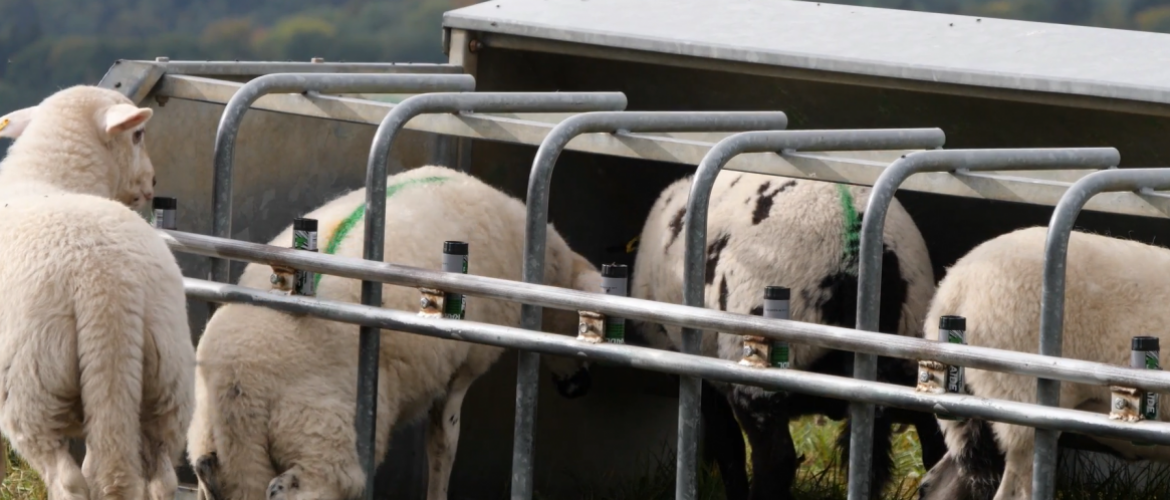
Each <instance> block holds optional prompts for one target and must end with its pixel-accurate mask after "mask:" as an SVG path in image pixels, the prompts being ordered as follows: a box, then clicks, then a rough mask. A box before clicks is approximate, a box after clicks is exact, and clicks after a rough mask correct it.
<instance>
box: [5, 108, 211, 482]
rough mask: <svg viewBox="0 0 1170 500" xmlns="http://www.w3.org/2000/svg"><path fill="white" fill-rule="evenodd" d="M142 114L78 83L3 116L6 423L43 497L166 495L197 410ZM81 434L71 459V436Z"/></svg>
mask: <svg viewBox="0 0 1170 500" xmlns="http://www.w3.org/2000/svg"><path fill="white" fill-rule="evenodd" d="M150 116H151V113H150V109H149V108H138V107H136V106H134V105H133V103H131V102H130V101H129V99H127V98H125V97H123V96H121V94H118V93H116V92H113V91H109V90H104V89H100V88H96V87H84V86H82V87H72V88H69V89H66V90H63V91H61V92H58V93H56V94H54V95H52V96H50V97H49V98H47V99H45V101H44V102H42V103H41V104H40V105H38V106H36V107H35V108H31V109H26V110H21V111H17V112H15V113H12V114H10V115H8V116H5V117H0V125H2V126H3V129H2V130H0V135H3V136H5V137H15V138H16V142H15V143H14V144H13V145H12V147H11V148H10V150H9V155H8V156H7V158H5V159H4V161H3V162H0V219H2V220H3V221H4V223H3V224H0V242H3V243H0V283H4V284H5V285H4V286H3V287H0V430H2V431H3V433H4V435H5V436H6V437H8V438H9V440H10V442H11V443H12V446H13V447H14V448H15V449H16V451H17V452H18V453H19V454H20V455H21V456H23V457H24V459H25V460H27V461H28V462H29V464H30V465H31V466H32V467H33V469H35V470H36V471H37V473H38V474H40V477H41V478H42V479H43V480H44V481H45V484H46V487H47V489H48V491H49V498H51V499H53V500H65V499H68V500H91V499H135V500H136V499H144V498H149V499H151V500H162V499H170V498H174V494H175V489H176V487H177V484H178V483H177V479H176V477H175V470H174V463H175V461H176V460H178V459H179V458H180V457H181V453H182V450H183V444H184V438H185V435H184V431H185V430H186V428H187V425H188V422H189V421H190V418H191V413H192V410H193V406H194V395H193V392H194V382H193V378H194V367H195V352H194V346H193V345H192V343H191V337H190V332H189V331H188V326H187V313H186V300H185V296H184V293H183V284H182V275H181V274H180V271H179V267H178V265H177V264H176V263H175V258H174V256H173V255H172V254H171V252H170V250H169V249H168V248H167V247H166V245H165V243H164V242H163V241H162V240H161V239H160V238H159V237H158V236H157V235H156V234H155V232H154V230H153V229H152V228H151V227H150V225H149V224H147V223H146V221H145V220H143V218H142V217H141V216H139V215H138V214H135V213H134V212H133V211H131V210H130V209H129V208H127V206H126V205H124V204H123V203H118V202H117V201H114V200H113V199H118V198H119V197H120V196H121V197H122V198H121V199H123V200H127V201H132V198H133V196H139V197H140V198H142V199H141V200H140V201H141V202H143V203H144V202H145V200H146V199H148V198H149V194H150V191H147V190H144V189H142V188H141V187H136V186H140V183H138V182H137V181H135V182H131V181H132V180H135V179H143V178H153V167H152V166H151V164H150V160H149V158H148V157H147V154H146V151H145V149H144V148H143V145H144V144H143V141H142V139H143V136H142V134H141V133H140V132H141V130H142V129H143V127H144V126H145V124H146V122H147V120H148V119H149V118H150ZM75 437H77V438H79V437H84V438H85V444H86V456H85V461H84V463H83V464H82V466H81V467H80V468H79V467H78V465H77V464H76V463H75V462H74V460H73V458H72V456H71V455H70V454H69V450H68V446H67V441H66V439H67V438H75Z"/></svg>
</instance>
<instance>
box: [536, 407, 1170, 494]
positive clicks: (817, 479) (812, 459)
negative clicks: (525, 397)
mask: <svg viewBox="0 0 1170 500" xmlns="http://www.w3.org/2000/svg"><path fill="white" fill-rule="evenodd" d="M843 427H844V423H843V422H835V421H832V420H829V419H826V418H824V417H806V418H802V419H800V420H794V421H792V422H791V423H790V424H789V429H790V430H791V432H792V440H793V442H794V444H795V445H796V454H797V456H798V457H799V458H800V460H801V463H800V468H799V470H798V471H797V475H796V485H795V488H794V491H793V496H794V497H795V498H796V500H845V498H846V484H847V476H846V473H845V470H844V468H843V467H842V466H841V465H842V464H840V463H838V462H839V460H840V457H839V455H838V454H837V452H836V446H835V442H836V436H837V434H838V433H839V432H840V431H841V429H842V428H843ZM893 436H894V437H893V439H894V443H893V447H892V458H893V460H894V471H893V473H892V474H891V479H890V483H889V485H887V487H886V490H885V491H883V492H882V496H881V498H882V500H914V499H916V498H917V497H918V492H917V490H918V483H919V482H920V481H921V479H922V476H923V475H924V474H925V473H926V471H925V470H923V468H922V451H921V447H920V445H919V443H918V435H917V434H916V433H915V431H914V428H913V427H908V428H906V429H899V430H898V432H895V433H894V435H893ZM673 448H674V447H673V446H665V447H664V449H663V450H662V451H660V452H658V453H656V454H654V455H653V456H651V457H649V459H648V460H647V466H646V472H645V474H644V475H643V476H641V477H639V478H638V479H636V480H632V481H625V482H620V481H615V480H612V479H610V478H605V477H602V478H591V480H582V479H581V478H578V477H572V478H570V481H572V482H571V483H570V484H571V485H572V487H573V490H575V491H578V492H580V494H579V495H574V497H573V498H575V499H580V500H671V499H673V498H674V470H675V456H674V450H673ZM748 453H749V454H750V453H751V450H750V448H749V449H748ZM1066 458H1071V457H1070V456H1067V455H1066V456H1062V460H1064V459H1066ZM1072 459H1073V460H1074V461H1073V462H1070V463H1067V464H1062V465H1067V468H1065V469H1063V473H1062V474H1060V476H1059V478H1058V483H1057V492H1056V493H1057V499H1058V500H1170V466H1168V465H1166V464H1158V463H1155V462H1146V463H1145V464H1142V465H1141V466H1139V467H1134V468H1127V467H1124V466H1121V467H1112V468H1110V467H1105V468H1103V467H1102V466H1101V465H1100V464H1098V463H1094V462H1093V461H1092V460H1090V459H1088V458H1087V457H1086V456H1085V455H1081V456H1080V457H1076V458H1072ZM751 473H752V471H751V464H750V462H749V464H748V474H749V475H750V474H751ZM1142 475H1144V476H1146V477H1147V478H1148V481H1147V483H1146V484H1145V485H1144V486H1143V485H1141V484H1139V483H1138V481H1137V479H1136V478H1137V477H1138V476H1142ZM698 483H699V488H698V489H699V495H698V500H725V497H724V495H723V483H722V481H721V480H720V478H719V471H718V470H717V469H716V468H715V466H714V465H702V466H701V469H700V471H699V477H698ZM598 485H604V486H598ZM534 500H557V499H554V498H552V497H550V496H545V495H541V494H540V493H539V492H537V493H536V494H535V495H534Z"/></svg>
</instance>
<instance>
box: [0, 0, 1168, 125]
mask: <svg viewBox="0 0 1170 500" xmlns="http://www.w3.org/2000/svg"><path fill="white" fill-rule="evenodd" d="M631 1H637V0H631ZM761 1H787V0H761ZM821 1H825V2H827V3H839V4H850V5H861V6H871V7H886V8H896V9H905V10H918V11H929V12H939V13H951V14H964V15H976V16H984V17H996V18H1006V19H1021V20H1032V21H1043V22H1055V23H1064V24H1077V25H1085V26H1098V27H1107V28H1120V29H1133V30H1145V31H1160V32H1170V0H821ZM476 2H477V0H0V62H3V63H4V64H0V114H3V113H7V112H8V111H11V110H13V109H17V108H20V107H24V106H29V105H32V104H35V103H36V102H38V101H39V100H40V99H42V98H44V97H45V96H47V95H49V94H51V93H53V92H55V91H56V90H58V89H60V88H63V87H66V86H70V85H74V84H78V83H96V82H97V81H98V80H99V79H100V78H101V77H102V75H103V74H105V72H106V70H107V69H109V67H110V66H111V64H112V63H113V62H114V60H116V59H153V58H154V57H156V56H167V57H170V58H171V59H194V60H208V59H219V60H233V59H239V60H277V61H287V60H300V61H306V60H308V59H309V58H311V57H324V58H326V59H327V60H332V61H343V60H349V61H396V62H441V61H443V60H444V57H443V54H442V53H441V48H440V37H441V34H442V32H441V20H442V13H443V12H445V11H447V10H451V9H455V8H459V7H463V6H465V5H469V4H472V3H476ZM0 146H3V145H0Z"/></svg>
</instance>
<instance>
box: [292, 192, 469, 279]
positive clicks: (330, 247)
mask: <svg viewBox="0 0 1170 500" xmlns="http://www.w3.org/2000/svg"><path fill="white" fill-rule="evenodd" d="M447 180H450V177H422V178H419V179H410V180H408V181H403V182H400V183H398V184H394V185H390V186H386V198H387V199H389V198H390V197H391V196H394V194H395V193H397V192H399V191H401V190H402V189H403V188H406V187H409V186H413V185H415V184H430V183H443V182H446V181H447ZM365 215H366V204H365V203H362V204H361V205H359V206H358V207H357V208H355V209H354V210H353V212H350V213H349V216H348V217H346V218H345V219H342V221H341V224H338V225H337V229H334V230H333V234H331V235H329V241H328V242H326V243H325V253H327V254H330V255H332V254H333V253H335V252H337V247H339V246H341V242H342V241H344V240H345V237H346V236H348V235H349V232H350V231H352V230H353V228H354V227H356V226H357V223H358V221H360V220H362V217H364V216H365ZM321 276H323V275H322V274H321V273H317V276H315V277H314V279H313V288H314V289H316V288H317V287H319V286H320V285H321Z"/></svg>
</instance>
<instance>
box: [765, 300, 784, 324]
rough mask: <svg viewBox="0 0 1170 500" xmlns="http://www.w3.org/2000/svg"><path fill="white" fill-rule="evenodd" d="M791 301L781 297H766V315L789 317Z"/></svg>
mask: <svg viewBox="0 0 1170 500" xmlns="http://www.w3.org/2000/svg"><path fill="white" fill-rule="evenodd" d="M788 307H789V301H787V300H781V299H764V317H765V318H775V319H788V314H789V312H790V311H789V309H788Z"/></svg>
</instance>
